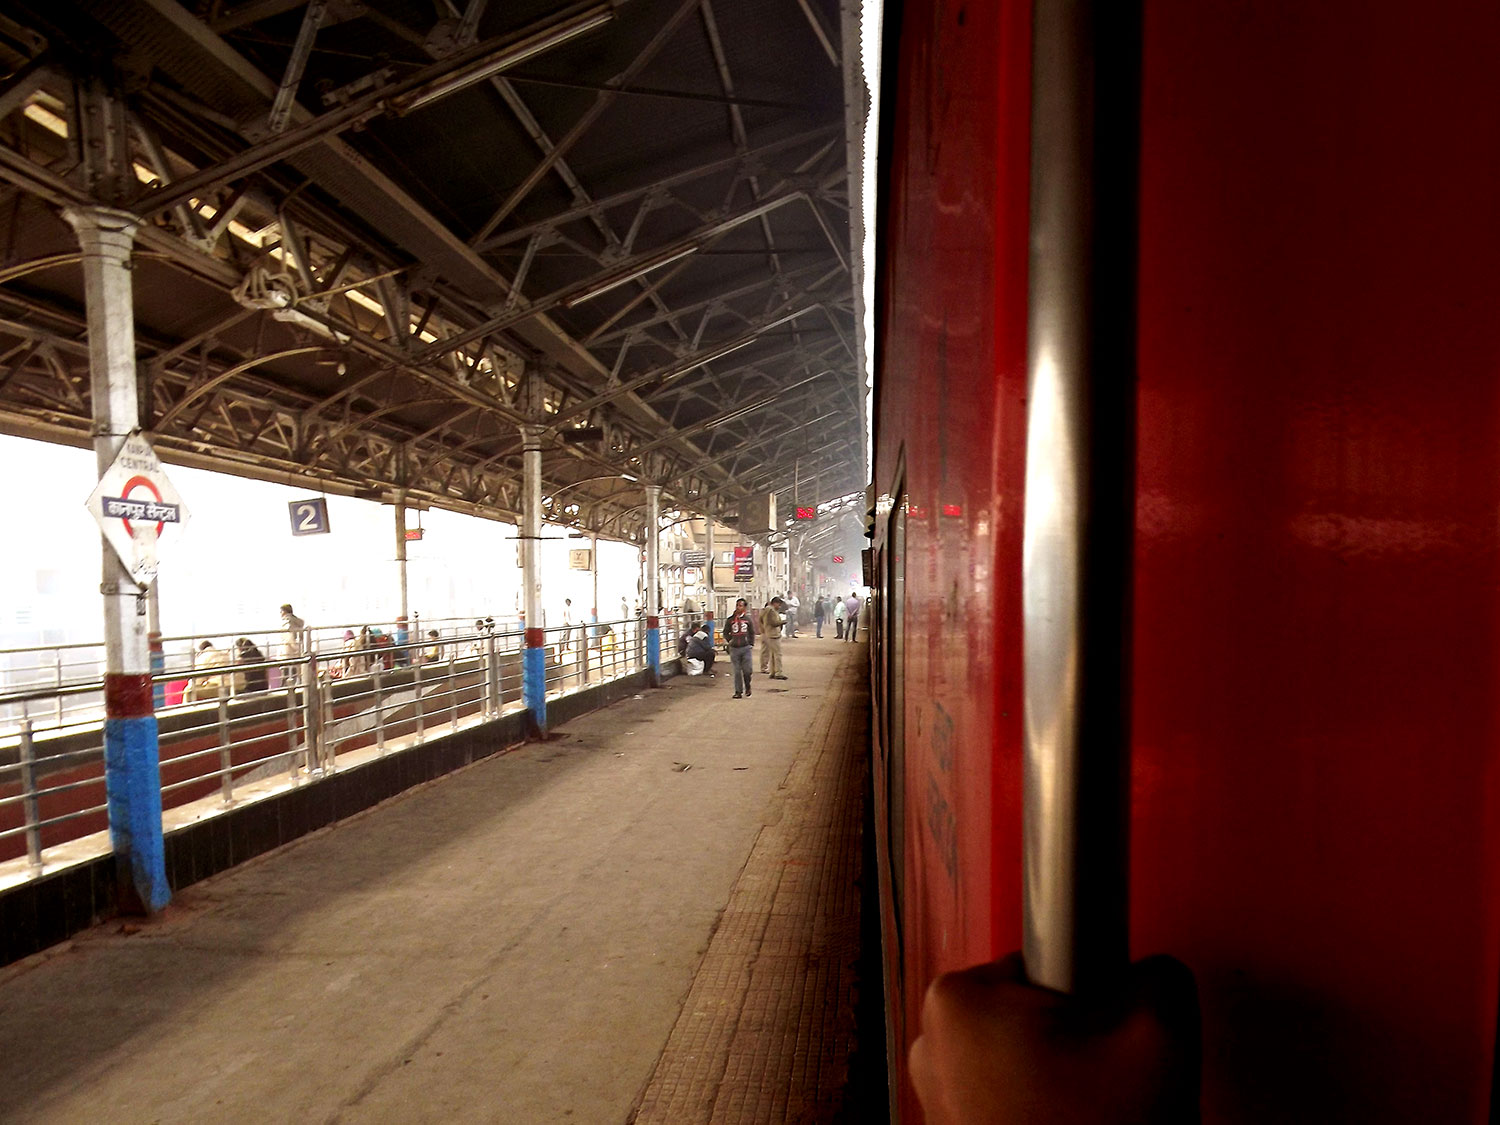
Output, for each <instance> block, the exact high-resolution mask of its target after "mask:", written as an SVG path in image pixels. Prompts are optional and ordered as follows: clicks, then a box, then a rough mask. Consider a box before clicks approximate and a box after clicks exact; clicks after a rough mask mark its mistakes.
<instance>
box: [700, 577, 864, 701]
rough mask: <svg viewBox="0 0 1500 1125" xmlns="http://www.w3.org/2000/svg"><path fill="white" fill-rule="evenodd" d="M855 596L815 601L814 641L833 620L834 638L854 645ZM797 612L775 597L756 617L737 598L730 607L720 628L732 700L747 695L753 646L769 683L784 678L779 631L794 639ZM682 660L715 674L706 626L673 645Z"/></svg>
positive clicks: (711, 648)
mask: <svg viewBox="0 0 1500 1125" xmlns="http://www.w3.org/2000/svg"><path fill="white" fill-rule="evenodd" d="M860 606H861V603H860V600H859V595H858V594H855V593H853V592H851V593H850V594H849V597H848V598H847V599H846V600H839V599H837V598H834V597H831V596H830V597H826V598H825V597H819V598H818V599H817V600H816V601H815V602H814V605H813V620H814V621H815V622H816V623H817V629H818V636H819V637H821V636H822V635H823V622H824V621H825V620H826V619H827V618H829V617H833V618H834V620H835V622H836V623H837V625H838V630H839V632H838V639H839V640H844V639H846V634H847V639H848V640H851V641H852V640H854V638H855V635H856V632H857V630H858V627H859V611H860ZM796 614H797V610H796V608H795V607H793V606H791V605H789V604H788V602H787V600H786V599H785V598H782V597H780V596H779V595H778V596H777V597H773V598H772V599H771V600H770V602H769V603H767V605H766V606H765V607H764V608H763V609H761V610H760V611H759V612H757V613H752V612H751V610H750V606H749V603H748V602H747V601H746V600H745V599H744V598H740V599H738V600H737V601H736V602H735V603H734V613H732V614H731V615H730V617H729V619H728V620H727V621H725V622H724V625H723V637H724V647H725V649H726V650H727V651H728V653H729V663H730V666H731V667H732V668H733V669H734V698H735V699H743V698H745V697H746V696H747V695H750V694H751V682H750V681H751V674H752V672H753V671H754V652H755V642H756V640H757V639H758V640H759V641H760V642H761V645H760V670H761V674H762V675H768V676H770V677H771V679H773V680H784V679H786V678H787V676H786V671H785V668H784V665H783V663H782V655H781V641H782V635H783V632H785V634H786V636H788V637H795V636H796V635H797V634H796ZM677 652H678V654H679V655H680V656H683V657H686V658H688V659H691V660H697V661H701V662H702V664H703V672H704V674H705V675H708V676H712V675H713V674H714V671H713V667H714V644H713V639H712V638H711V637H710V636H709V632H708V626H707V625H706V624H705V623H704V622H701V621H695V622H693V624H691V625H689V626H688V628H687V631H686V632H684V633H683V634H682V636H681V637H680V638H679V639H678V642H677Z"/></svg>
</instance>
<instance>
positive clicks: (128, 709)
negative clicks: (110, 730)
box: [104, 672, 156, 719]
mask: <svg viewBox="0 0 1500 1125" xmlns="http://www.w3.org/2000/svg"><path fill="white" fill-rule="evenodd" d="M155 713H156V711H155V707H154V706H153V701H152V696H151V673H149V672H143V673H141V674H139V675H125V674H123V673H113V674H110V675H106V676H105V677H104V714H105V716H106V717H107V718H110V719H141V718H145V717H147V716H149V715H154V714H155Z"/></svg>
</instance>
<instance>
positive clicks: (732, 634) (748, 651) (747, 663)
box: [724, 598, 755, 699]
mask: <svg viewBox="0 0 1500 1125" xmlns="http://www.w3.org/2000/svg"><path fill="white" fill-rule="evenodd" d="M724 642H725V643H726V644H727V645H728V646H729V663H730V664H731V665H733V667H734V697H735V698H736V699H740V698H743V697H744V696H747V695H749V694H750V673H751V671H752V670H753V669H754V667H755V663H754V660H755V622H754V620H752V619H751V617H750V610H749V608H748V607H747V605H746V603H745V599H744V598H740V599H739V601H737V602H735V603H734V615H733V616H732V617H730V619H729V620H728V621H726V622H724Z"/></svg>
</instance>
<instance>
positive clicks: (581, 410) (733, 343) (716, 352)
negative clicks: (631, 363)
mask: <svg viewBox="0 0 1500 1125" xmlns="http://www.w3.org/2000/svg"><path fill="white" fill-rule="evenodd" d="M810 311H811V309H810V308H802V309H796V310H793V311H792V312H789V313H787V314H785V315H783V316H780V317H777V318H776V319H774V320H771V321H767V322H766V323H765V324H763V325H761V326H760V327H759V328H757V329H755V330H754V331H751V332H746V333H744V334H743V335H740V336H736V337H734V338H733V339H731V340H726V341H721V342H719V343H715V344H711V345H709V347H707V348H706V349H704V350H703V351H700V352H696V353H694V354H693V355H690V356H687V357H685V358H684V359H681V360H679V361H677V362H676V363H670V364H667V365H666V366H664V367H658V368H656V369H654V370H652V371H648V372H646V373H645V374H642V375H637V376H635V377H634V378H631V379H627V380H625V381H624V382H622V383H620V384H619V385H618V386H615V387H612V388H610V389H609V390H607V391H603V392H601V393H600V394H597V395H593V396H592V397H590V398H586V399H584V400H583V401H582V402H579V403H574V404H573V405H572V406H571V407H569V408H568V409H567V410H566V411H559V412H558V415H557V417H556V418H555V419H554V420H553V423H552V424H553V426H561V425H563V424H564V423H565V422H570V421H572V420H573V419H574V418H578V417H581V416H583V415H586V414H588V413H589V412H590V411H592V410H595V409H597V408H598V407H600V406H603V405H604V404H605V403H607V402H612V401H613V400H615V399H617V398H619V397H620V396H621V395H625V394H628V393H630V392H632V391H635V390H637V389H638V388H640V387H644V386H645V385H646V384H648V383H655V382H663V383H665V382H670V381H671V380H673V379H677V378H680V377H681V376H683V375H686V374H687V373H688V372H690V371H692V370H693V369H694V368H698V367H702V366H703V365H704V364H705V363H712V362H713V361H714V360H716V359H718V358H719V357H720V356H725V355H728V354H729V353H730V352H733V351H738V350H739V349H740V348H743V347H746V346H748V345H750V344H753V343H754V342H755V340H756V339H757V338H758V337H759V336H760V335H761V333H763V332H765V331H767V330H768V329H771V328H774V327H776V326H777V325H779V324H785V323H787V322H788V321H792V320H795V319H796V318H797V317H799V316H802V315H803V314H804V313H807V312H810Z"/></svg>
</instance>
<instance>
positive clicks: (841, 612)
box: [833, 598, 849, 640]
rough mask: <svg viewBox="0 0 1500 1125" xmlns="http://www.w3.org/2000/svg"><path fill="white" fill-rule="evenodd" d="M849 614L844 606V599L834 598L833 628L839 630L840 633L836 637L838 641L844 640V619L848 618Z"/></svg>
mask: <svg viewBox="0 0 1500 1125" xmlns="http://www.w3.org/2000/svg"><path fill="white" fill-rule="evenodd" d="M848 614H849V610H848V609H847V608H846V607H845V605H844V599H843V598H834V599H833V627H834V628H835V629H837V630H838V632H837V634H836V637H837V639H838V640H843V639H844V618H845V617H847V616H848Z"/></svg>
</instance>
